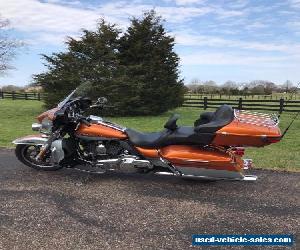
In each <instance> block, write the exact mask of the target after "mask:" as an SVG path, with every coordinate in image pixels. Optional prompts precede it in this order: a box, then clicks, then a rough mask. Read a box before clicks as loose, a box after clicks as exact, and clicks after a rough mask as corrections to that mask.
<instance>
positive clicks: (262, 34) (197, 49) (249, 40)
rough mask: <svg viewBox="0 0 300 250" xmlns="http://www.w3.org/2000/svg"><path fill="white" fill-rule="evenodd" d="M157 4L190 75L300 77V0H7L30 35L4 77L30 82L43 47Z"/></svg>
mask: <svg viewBox="0 0 300 250" xmlns="http://www.w3.org/2000/svg"><path fill="white" fill-rule="evenodd" d="M150 9H155V10H156V12H157V13H158V14H160V15H161V16H162V17H163V18H164V19H165V27H166V29H167V31H168V32H169V34H171V35H173V36H174V37H175V41H176V46H175V50H176V52H177V53H178V55H179V57H180V59H181V61H180V72H181V77H182V78H184V80H185V83H189V82H190V81H192V80H193V79H198V80H201V81H206V80H214V81H216V82H217V83H224V82H225V81H227V80H233V81H237V82H248V81H251V80H269V81H273V82H275V83H283V82H285V81H286V80H291V81H292V82H294V83H296V82H298V81H300V15H299V13H300V0H235V1H233V0H134V1H127V0H110V1H97V0H88V1H83V0H40V1H38V0H0V15H1V16H2V18H7V19H9V21H10V29H9V30H8V32H9V35H10V36H11V37H14V38H17V39H20V40H22V41H24V42H25V44H26V45H25V46H24V47H23V48H22V49H20V50H19V52H18V54H17V56H16V58H15V59H14V60H13V61H12V65H13V66H14V67H15V70H11V71H9V72H8V73H7V74H6V75H4V76H0V85H6V84H15V85H19V86H23V85H26V84H29V83H31V81H32V75H33V74H37V73H41V72H43V71H45V67H44V65H43V60H42V58H41V54H47V55H50V54H51V53H53V52H58V51H64V50H65V49H66V47H65V44H64V41H65V40H66V37H67V36H72V37H79V36H80V32H81V30H82V29H83V28H85V29H91V30H92V29H95V27H96V23H97V20H99V19H100V18H104V19H105V20H107V21H108V22H111V23H115V24H117V25H118V27H119V28H120V29H122V30H125V29H126V27H127V26H128V25H129V19H130V17H133V16H135V17H140V16H141V15H142V13H143V12H145V11H147V10H150Z"/></svg>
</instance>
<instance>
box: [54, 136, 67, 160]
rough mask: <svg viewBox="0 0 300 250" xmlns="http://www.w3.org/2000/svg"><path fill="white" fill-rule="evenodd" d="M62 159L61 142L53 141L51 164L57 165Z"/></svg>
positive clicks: (63, 154)
mask: <svg viewBox="0 0 300 250" xmlns="http://www.w3.org/2000/svg"><path fill="white" fill-rule="evenodd" d="M64 157H65V153H64V150H63V148H62V140H61V139H60V140H55V141H54V142H52V144H51V162H52V163H54V164H59V163H60V161H61V160H62V159H64Z"/></svg>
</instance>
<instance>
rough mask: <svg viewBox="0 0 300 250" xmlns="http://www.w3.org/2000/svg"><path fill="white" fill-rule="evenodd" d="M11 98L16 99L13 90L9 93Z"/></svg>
mask: <svg viewBox="0 0 300 250" xmlns="http://www.w3.org/2000/svg"><path fill="white" fill-rule="evenodd" d="M11 98H12V99H13V100H15V99H16V93H15V91H13V92H12V93H11Z"/></svg>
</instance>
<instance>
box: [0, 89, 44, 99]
mask: <svg viewBox="0 0 300 250" xmlns="http://www.w3.org/2000/svg"><path fill="white" fill-rule="evenodd" d="M44 96H45V94H43V93H37V92H32V93H26V92H24V93H21V92H2V91H0V99H11V100H37V101H41V100H43V98H44Z"/></svg>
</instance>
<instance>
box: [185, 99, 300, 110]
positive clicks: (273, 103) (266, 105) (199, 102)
mask: <svg viewBox="0 0 300 250" xmlns="http://www.w3.org/2000/svg"><path fill="white" fill-rule="evenodd" d="M223 104H228V105H230V106H232V107H233V108H236V109H244V110H266V111H277V112H280V113H281V112H283V111H285V112H299V111H300V101H299V100H298V101H295V100H285V99H283V98H281V99H279V100H252V99H250V100H249V99H243V98H239V99H209V98H208V97H204V98H203V99H199V98H188V97H186V98H185V101H184V104H183V106H184V107H195V108H203V109H208V108H213V109H216V108H217V107H219V106H220V105H223Z"/></svg>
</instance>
